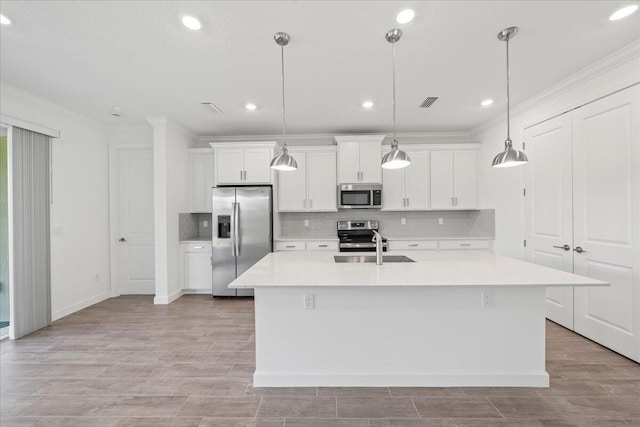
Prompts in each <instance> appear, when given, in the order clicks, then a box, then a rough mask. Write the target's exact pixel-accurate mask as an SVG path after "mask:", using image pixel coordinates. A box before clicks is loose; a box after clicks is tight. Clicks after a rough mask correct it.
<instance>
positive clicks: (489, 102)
mask: <svg viewBox="0 0 640 427" xmlns="http://www.w3.org/2000/svg"><path fill="white" fill-rule="evenodd" d="M491 104H493V99H485V100H484V101H482V102H481V103H480V105H482V106H483V107H488V106H489V105H491Z"/></svg>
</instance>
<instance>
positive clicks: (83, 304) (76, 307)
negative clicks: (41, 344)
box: [51, 291, 111, 321]
mask: <svg viewBox="0 0 640 427" xmlns="http://www.w3.org/2000/svg"><path fill="white" fill-rule="evenodd" d="M109 298H111V291H107V292H104V293H102V294H100V295H96V296H95V297H91V298H88V299H86V300H84V301H80V302H79V303H77V304H73V305H70V306H68V307H65V308H62V309H60V310H56V311H54V312H53V313H51V320H52V321H55V320H59V319H61V318H63V317H65V316H68V315H70V314H72V313H75V312H76V311H80V310H82V309H84V308H87V307H89V306H91V305H94V304H97V303H99V302H102V301H104V300H106V299H109Z"/></svg>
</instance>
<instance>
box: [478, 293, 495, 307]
mask: <svg viewBox="0 0 640 427" xmlns="http://www.w3.org/2000/svg"><path fill="white" fill-rule="evenodd" d="M481 296H482V301H481V303H480V306H481V307H483V308H484V307H493V292H491V291H483V292H482V293H481Z"/></svg>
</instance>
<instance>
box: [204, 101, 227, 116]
mask: <svg viewBox="0 0 640 427" xmlns="http://www.w3.org/2000/svg"><path fill="white" fill-rule="evenodd" d="M200 104H202V105H206V106H208V107H210V108H211V109H212V110H213V112H214V113H218V114H222V110H221V109H220V108H219V107H218V106H217V105H216V104H214V103H213V102H210V101H202V102H201V103H200Z"/></svg>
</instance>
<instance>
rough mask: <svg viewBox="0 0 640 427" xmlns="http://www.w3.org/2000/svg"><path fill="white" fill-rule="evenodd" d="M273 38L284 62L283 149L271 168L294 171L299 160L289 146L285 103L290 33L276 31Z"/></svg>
mask: <svg viewBox="0 0 640 427" xmlns="http://www.w3.org/2000/svg"><path fill="white" fill-rule="evenodd" d="M273 39H274V40H275V41H276V43H277V44H278V46H280V53H281V55H280V58H281V64H282V151H280V153H279V154H278V155H276V156H275V157H274V158H273V160H271V169H275V170H279V171H294V170H297V169H298V162H296V159H294V158H293V156H291V154H289V149H288V148H287V141H286V137H287V131H286V126H285V111H286V110H285V105H284V47H285V46H286V45H287V44H289V40H291V37H289V34H287V33H282V32H280V33H275V34H274V35H273Z"/></svg>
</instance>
